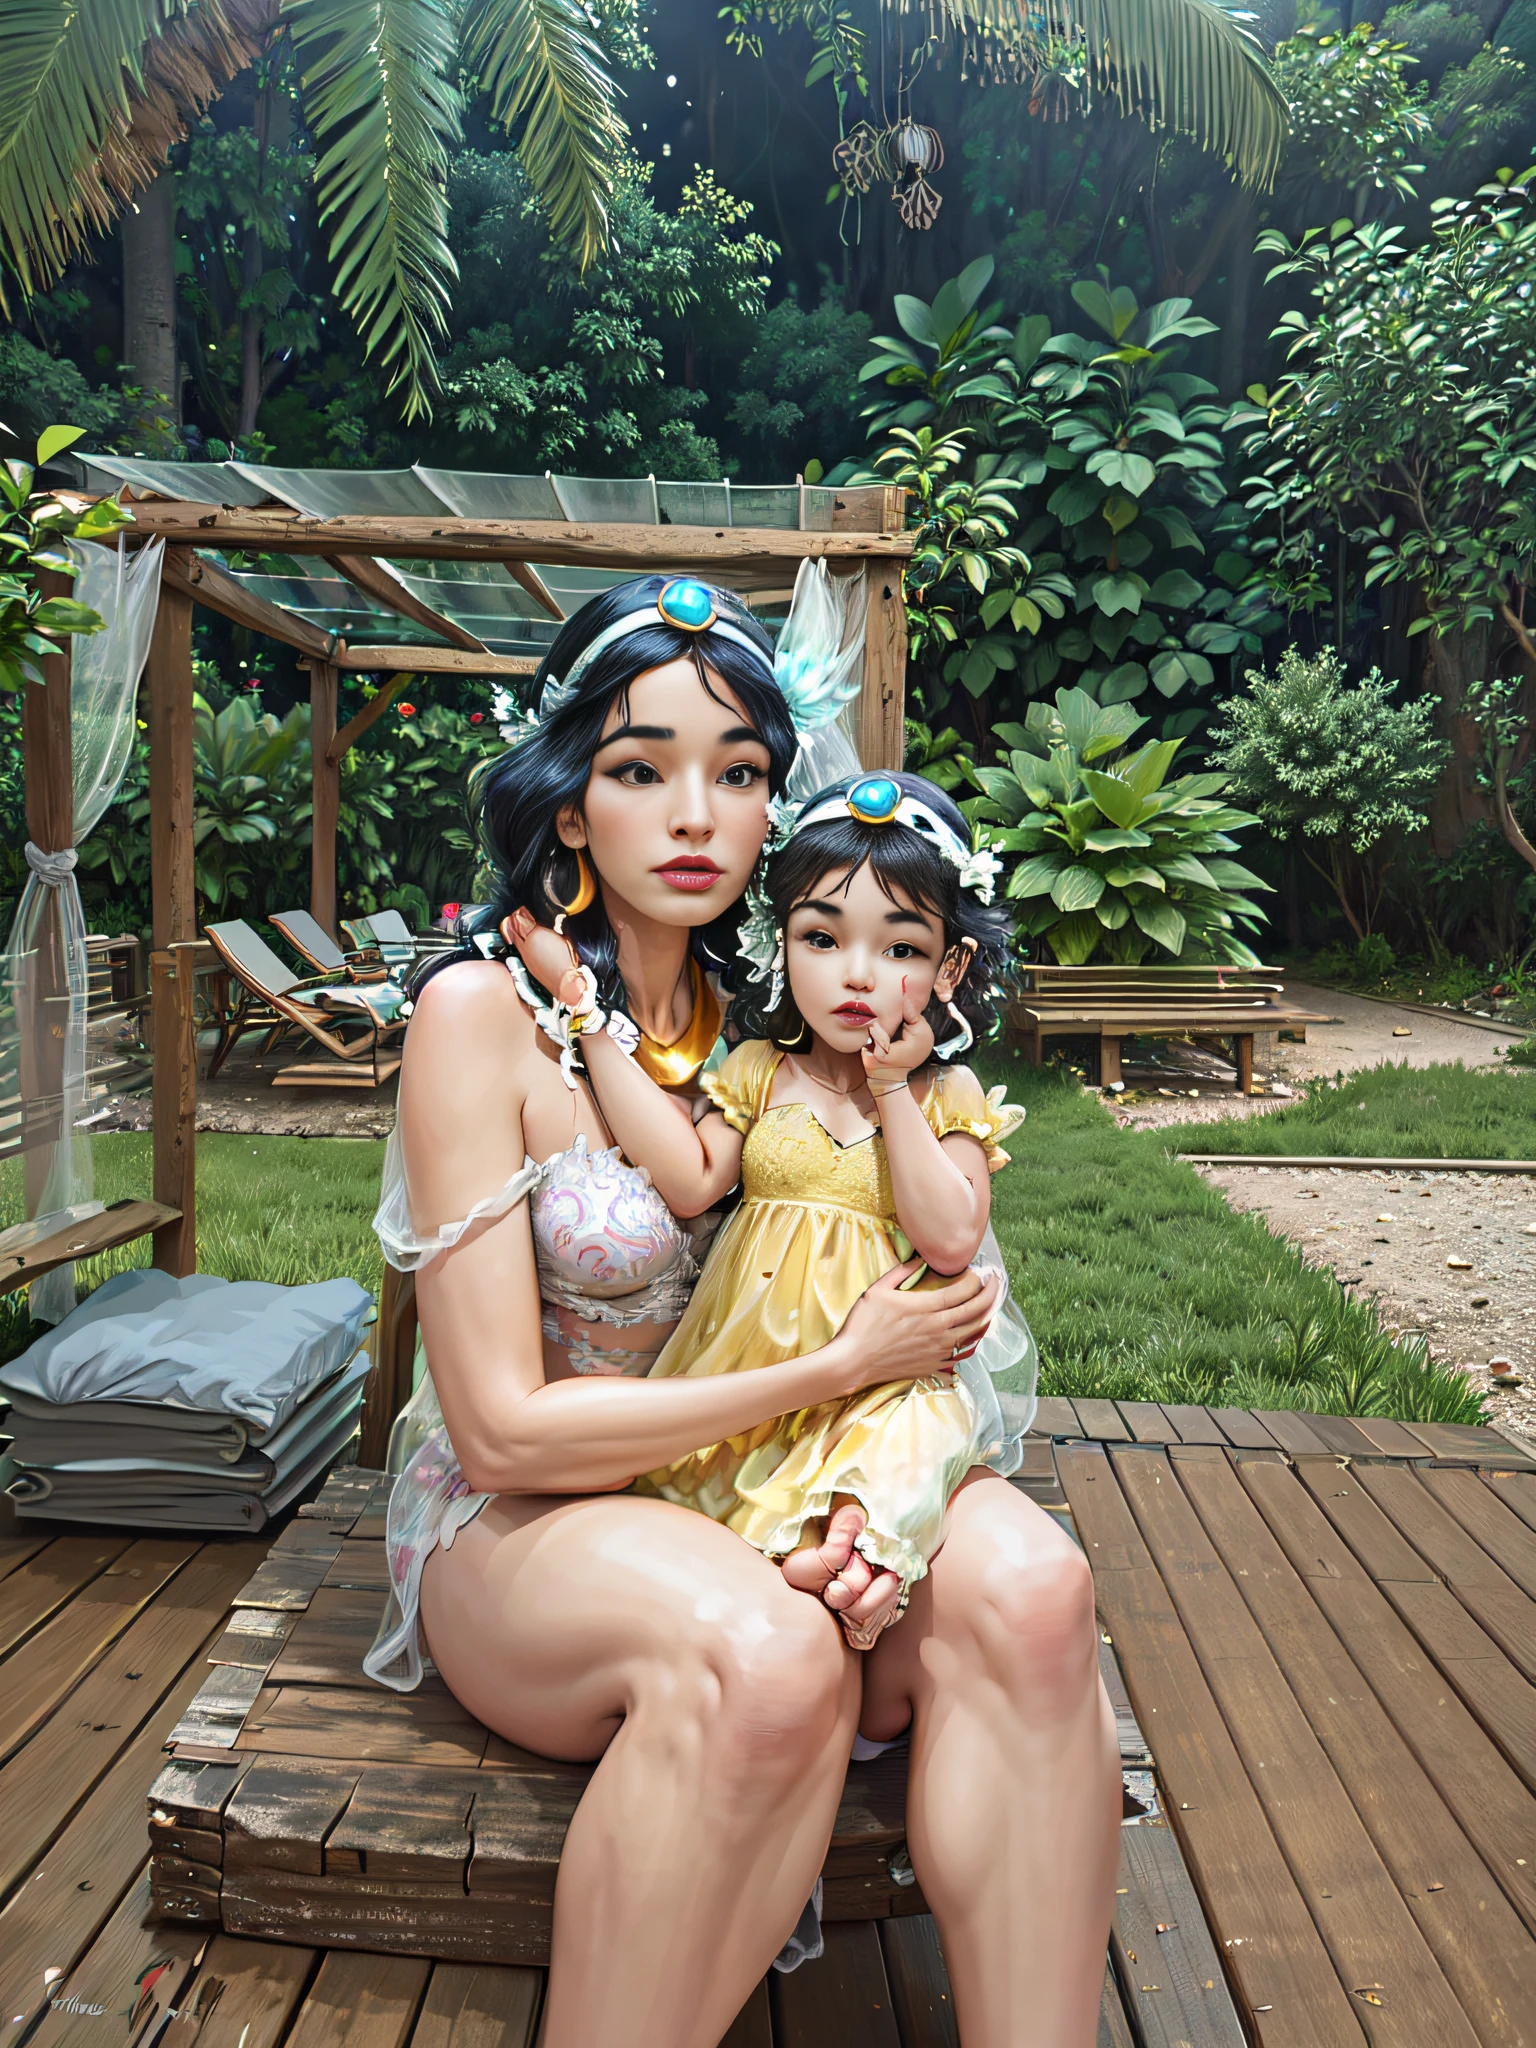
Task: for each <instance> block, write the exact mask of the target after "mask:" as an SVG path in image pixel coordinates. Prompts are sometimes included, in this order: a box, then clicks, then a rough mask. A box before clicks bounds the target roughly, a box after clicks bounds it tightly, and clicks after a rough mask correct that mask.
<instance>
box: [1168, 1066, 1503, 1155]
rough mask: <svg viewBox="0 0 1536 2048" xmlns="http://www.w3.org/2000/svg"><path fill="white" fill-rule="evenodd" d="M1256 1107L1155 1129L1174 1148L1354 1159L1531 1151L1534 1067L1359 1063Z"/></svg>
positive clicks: (1175, 1149) (1196, 1150)
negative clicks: (1291, 1097) (1262, 1110)
mask: <svg viewBox="0 0 1536 2048" xmlns="http://www.w3.org/2000/svg"><path fill="white" fill-rule="evenodd" d="M1308 1089H1309V1092H1308V1094H1307V1096H1306V1099H1305V1100H1304V1101H1301V1102H1294V1103H1289V1104H1287V1106H1286V1107H1285V1108H1284V1109H1276V1110H1271V1111H1269V1112H1267V1113H1266V1114H1265V1115H1263V1116H1249V1117H1230V1118H1224V1119H1223V1120H1222V1121H1220V1122H1219V1123H1208V1124H1182V1125H1176V1126H1174V1127H1173V1128H1172V1129H1168V1130H1165V1131H1163V1133H1162V1138H1163V1140H1164V1142H1165V1143H1166V1144H1168V1145H1169V1146H1170V1147H1171V1148H1172V1149H1173V1150H1174V1151H1176V1152H1177V1151H1185V1152H1243V1153H1252V1154H1254V1155H1256V1156H1258V1157H1263V1156H1265V1155H1271V1154H1274V1153H1277V1152H1280V1153H1284V1152H1290V1153H1298V1154H1301V1155H1303V1156H1305V1155H1308V1154H1316V1153H1325V1154H1328V1155H1329V1156H1331V1157H1335V1158H1345V1159H1361V1158H1377V1159H1396V1158H1401V1159H1536V1074H1533V1073H1523V1072H1520V1071H1511V1070H1510V1069H1509V1068H1507V1067H1474V1068H1467V1067H1464V1066H1463V1065H1462V1064H1461V1062H1460V1060H1457V1061H1456V1062H1455V1063H1454V1064H1453V1065H1449V1066H1438V1067H1400V1066H1393V1065H1391V1064H1390V1063H1389V1064H1387V1065H1384V1066H1379V1067H1368V1068H1366V1069H1364V1070H1363V1071H1362V1072H1360V1073H1358V1074H1352V1075H1350V1076H1349V1077H1348V1078H1345V1077H1344V1076H1340V1077H1339V1078H1338V1079H1337V1080H1335V1081H1318V1082H1309V1083H1308Z"/></svg>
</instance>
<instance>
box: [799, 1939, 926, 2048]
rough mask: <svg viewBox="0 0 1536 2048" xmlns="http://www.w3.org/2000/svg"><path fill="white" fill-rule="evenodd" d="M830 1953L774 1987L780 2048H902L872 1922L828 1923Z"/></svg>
mask: <svg viewBox="0 0 1536 2048" xmlns="http://www.w3.org/2000/svg"><path fill="white" fill-rule="evenodd" d="M822 1939H823V1940H824V1941H825V1943H826V1953H825V1954H824V1955H822V1956H819V1957H818V1958H817V1960H816V1961H815V1962H814V1963H802V1964H801V1965H800V1967H799V1969H798V1970H792V1971H790V1972H789V1973H788V1975H785V1974H784V1973H783V1972H781V1971H777V1970H776V1971H774V1972H773V1977H772V1981H771V1983H770V1985H769V1996H770V1999H771V2001H772V2006H773V2039H774V2048H851V2044H853V2043H855V2042H857V2043H858V2048H901V2036H900V2034H899V2033H898V2032H897V2030H896V2015H895V2012H894V2010H893V2002H892V1998H891V1987H890V1984H889V1982H888V1981H887V1979H886V1974H885V1960H884V1958H883V1956H882V1955H881V1953H880V1937H879V1935H878V1934H877V1933H876V1931H875V1929H874V1927H873V1926H872V1925H871V1924H870V1923H869V1922H868V1921H852V1922H849V1921H836V1920H834V1921H828V1922H827V1923H826V1924H825V1925H824V1926H823V1928H822Z"/></svg>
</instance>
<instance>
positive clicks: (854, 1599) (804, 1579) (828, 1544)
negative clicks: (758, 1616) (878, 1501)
mask: <svg viewBox="0 0 1536 2048" xmlns="http://www.w3.org/2000/svg"><path fill="white" fill-rule="evenodd" d="M867 1519H868V1517H867V1516H866V1515H865V1513H864V1510H863V1509H862V1508H861V1507H860V1506H859V1504H858V1503H857V1501H852V1502H846V1503H844V1504H843V1505H841V1506H839V1507H836V1508H834V1510H833V1512H832V1515H831V1518H830V1519H829V1521H828V1523H827V1529H826V1534H825V1536H824V1537H823V1538H822V1540H821V1542H820V1543H819V1544H807V1545H806V1546H805V1548H804V1549H802V1550H796V1551H794V1552H792V1553H791V1555H790V1556H788V1557H786V1558H785V1560H784V1564H783V1572H784V1576H785V1578H786V1579H787V1580H788V1581H789V1583H790V1585H792V1586H793V1587H794V1588H795V1590H796V1591H797V1592H800V1593H816V1594H819V1595H820V1597H821V1598H822V1599H823V1600H825V1601H826V1603H827V1605H828V1606H829V1607H830V1608H831V1609H832V1610H833V1612H834V1613H835V1614H836V1615H837V1618H838V1620H839V1621H841V1623H842V1624H843V1633H844V1635H845V1636H846V1637H847V1638H848V1641H849V1643H850V1644H851V1645H852V1646H853V1648H854V1649H856V1650H870V1649H873V1648H874V1645H875V1641H876V1639H877V1638H878V1637H879V1635H880V1634H881V1632H882V1631H883V1630H885V1629H887V1628H889V1627H890V1625H891V1623H892V1622H893V1621H894V1620H895V1619H896V1613H897V1603H898V1601H899V1600H900V1598H901V1580H900V1579H899V1578H897V1576H896V1574H895V1573H894V1572H885V1571H881V1572H877V1571H875V1570H874V1569H873V1568H872V1567H871V1566H870V1564H869V1563H868V1561H867V1560H866V1559H865V1558H863V1557H861V1556H860V1555H859V1553H858V1551H857V1550H855V1549H854V1547H853V1546H854V1539H855V1537H856V1536H857V1535H858V1534H859V1532H860V1530H861V1529H862V1528H863V1527H864V1525H865V1522H866V1521H867Z"/></svg>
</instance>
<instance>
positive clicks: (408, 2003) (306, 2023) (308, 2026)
mask: <svg viewBox="0 0 1536 2048" xmlns="http://www.w3.org/2000/svg"><path fill="white" fill-rule="evenodd" d="M430 1971H431V1965H430V1964H428V1963H423V1962H418V1961H416V1960H414V1959H413V1958H408V1957H403V1956H355V1955H329V1956H327V1957H326V1958H325V1960H324V1962H323V1963H321V1965H320V1973H319V1975H318V1976H317V1977H316V1978H315V1981H314V1984H313V1986H312V1987H311V1989H310V1992H309V1996H308V1997H307V1998H306V1999H305V2000H304V2003H303V2005H302V2006H301V2007H300V2008H299V2016H298V2018H297V2020H296V2021H295V2022H294V2026H293V2031H292V2033H291V2034H290V2035H289V2036H288V2048H405V2043H406V2042H407V2040H409V2038H410V2033H411V2028H412V2026H413V2024H414V2023H415V2019H416V2009H417V2007H418V2006H419V2005H420V2004H421V1995H422V1992H423V1991H424V1990H425V1989H426V1985H427V1978H428V1976H429V1974H430Z"/></svg>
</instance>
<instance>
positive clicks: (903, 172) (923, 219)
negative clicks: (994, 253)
mask: <svg viewBox="0 0 1536 2048" xmlns="http://www.w3.org/2000/svg"><path fill="white" fill-rule="evenodd" d="M880 142H881V151H880V153H881V155H882V157H883V158H884V159H885V164H884V166H882V168H885V169H886V170H887V175H888V176H890V177H891V178H892V179H893V180H894V182H893V183H892V186H891V198H892V199H893V200H894V201H895V203H896V210H897V212H898V213H899V214H900V215H901V218H902V220H903V222H904V223H905V224H906V226H907V227H909V228H931V227H932V226H933V224H934V222H935V221H936V220H937V219H938V217H939V208H940V207H941V206H942V205H943V204H944V201H943V198H942V196H941V195H940V194H939V193H937V192H935V190H934V189H933V187H932V185H930V184H929V182H928V173H929V172H930V171H937V170H939V169H941V168H942V166H943V163H944V144H943V142H942V141H941V140H940V138H939V131H938V129H937V128H925V127H924V126H923V125H922V123H921V122H920V121H914V120H913V119H912V118H911V116H910V115H909V116H908V117H907V119H906V120H904V121H898V122H897V123H896V125H895V127H894V128H890V129H887V131H886V133H885V134H884V135H883V136H882V137H881V138H880Z"/></svg>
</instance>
